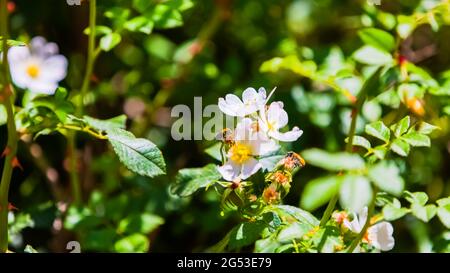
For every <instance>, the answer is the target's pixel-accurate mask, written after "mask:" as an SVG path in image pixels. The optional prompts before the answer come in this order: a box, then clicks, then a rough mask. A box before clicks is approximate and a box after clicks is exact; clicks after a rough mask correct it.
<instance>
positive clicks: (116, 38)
mask: <svg viewBox="0 0 450 273" xmlns="http://www.w3.org/2000/svg"><path fill="white" fill-rule="evenodd" d="M121 40H122V37H121V36H120V34H119V33H115V32H113V33H108V34H106V35H105V36H103V37H102V38H101V39H100V48H101V49H103V50H104V51H110V50H111V49H113V48H114V47H115V46H116V45H118V44H119V43H120V41H121Z"/></svg>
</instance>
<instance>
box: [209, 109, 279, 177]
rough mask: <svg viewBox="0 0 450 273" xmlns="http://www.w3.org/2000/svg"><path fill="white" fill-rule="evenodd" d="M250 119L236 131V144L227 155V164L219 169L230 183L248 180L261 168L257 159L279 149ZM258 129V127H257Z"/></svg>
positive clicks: (242, 121) (242, 123)
mask: <svg viewBox="0 0 450 273" xmlns="http://www.w3.org/2000/svg"><path fill="white" fill-rule="evenodd" d="M254 124H255V122H254V121H252V120H251V119H250V118H244V119H243V120H241V121H240V122H239V123H238V125H237V126H236V129H235V131H234V134H235V135H234V144H233V145H232V146H231V147H230V149H229V150H228V153H227V159H228V160H227V162H226V163H225V164H224V165H223V166H220V167H218V170H219V172H220V173H221V174H222V177H223V178H224V179H225V180H228V181H234V180H236V179H246V178H248V177H250V176H251V175H253V174H254V173H256V172H257V171H258V170H259V169H260V168H261V163H259V162H258V160H257V159H256V158H255V157H257V156H260V155H265V154H268V153H270V152H273V151H275V150H276V149H278V145H277V144H276V143H275V142H274V141H273V140H271V139H269V138H268V137H267V136H266V135H265V134H264V133H262V132H261V131H259V130H258V129H257V128H255V126H254ZM256 127H257V126H256Z"/></svg>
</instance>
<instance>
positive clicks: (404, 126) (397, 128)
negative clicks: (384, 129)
mask: <svg viewBox="0 0 450 273" xmlns="http://www.w3.org/2000/svg"><path fill="white" fill-rule="evenodd" d="M409 124H410V118H409V116H406V117H404V118H403V119H402V120H400V121H399V122H397V123H396V124H394V125H392V126H391V130H392V131H394V135H395V136H396V137H400V136H401V135H403V134H404V133H406V131H408V128H409Z"/></svg>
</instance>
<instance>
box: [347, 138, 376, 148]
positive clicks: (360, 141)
mask: <svg viewBox="0 0 450 273" xmlns="http://www.w3.org/2000/svg"><path fill="white" fill-rule="evenodd" d="M345 142H346V143H348V138H346V139H345ZM353 146H359V147H363V148H365V149H366V150H370V148H372V145H370V142H369V141H368V140H367V139H366V138H364V137H362V136H354V137H353Z"/></svg>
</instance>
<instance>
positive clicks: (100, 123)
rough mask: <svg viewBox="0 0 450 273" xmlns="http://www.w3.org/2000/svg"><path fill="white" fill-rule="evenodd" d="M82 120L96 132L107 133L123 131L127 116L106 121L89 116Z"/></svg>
mask: <svg viewBox="0 0 450 273" xmlns="http://www.w3.org/2000/svg"><path fill="white" fill-rule="evenodd" d="M83 120H84V121H85V122H86V124H87V125H89V126H91V127H92V128H94V129H96V130H99V131H103V132H108V131H109V130H113V129H125V124H126V121H127V116H125V115H120V116H117V117H113V118H110V119H106V120H100V119H96V118H92V117H89V116H84V117H83Z"/></svg>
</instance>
